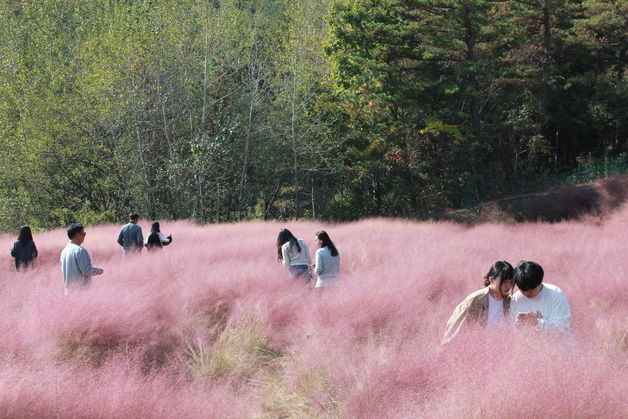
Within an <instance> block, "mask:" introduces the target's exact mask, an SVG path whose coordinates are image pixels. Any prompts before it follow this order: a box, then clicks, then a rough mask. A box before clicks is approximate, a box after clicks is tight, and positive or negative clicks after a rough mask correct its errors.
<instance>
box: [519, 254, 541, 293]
mask: <svg viewBox="0 0 628 419" xmlns="http://www.w3.org/2000/svg"><path fill="white" fill-rule="evenodd" d="M541 282H543V268H541V265H539V264H538V263H536V262H530V261H523V262H519V264H518V265H517V267H516V268H515V284H516V285H517V288H519V289H520V290H521V291H529V290H532V289H534V288H536V287H538V286H539V285H541Z"/></svg>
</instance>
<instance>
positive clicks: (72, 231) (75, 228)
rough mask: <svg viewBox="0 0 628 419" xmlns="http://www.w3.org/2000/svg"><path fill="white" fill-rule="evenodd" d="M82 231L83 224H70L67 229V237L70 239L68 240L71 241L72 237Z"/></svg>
mask: <svg viewBox="0 0 628 419" xmlns="http://www.w3.org/2000/svg"><path fill="white" fill-rule="evenodd" d="M82 230H83V224H79V223H73V224H70V226H69V227H68V237H69V238H70V240H72V239H73V238H74V236H76V235H77V234H78V233H80V232H81V231H82Z"/></svg>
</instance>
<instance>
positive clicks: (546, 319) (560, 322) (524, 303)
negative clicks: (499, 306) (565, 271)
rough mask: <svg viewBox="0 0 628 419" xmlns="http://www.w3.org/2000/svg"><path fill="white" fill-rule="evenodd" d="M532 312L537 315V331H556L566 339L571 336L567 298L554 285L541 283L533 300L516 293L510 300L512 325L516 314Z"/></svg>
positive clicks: (569, 310) (518, 292) (569, 309)
mask: <svg viewBox="0 0 628 419" xmlns="http://www.w3.org/2000/svg"><path fill="white" fill-rule="evenodd" d="M530 311H531V312H532V313H534V314H536V315H537V317H538V318H539V319H538V321H539V322H538V325H537V329H539V330H548V331H558V332H561V333H563V334H564V335H565V336H566V337H568V338H570V339H571V338H572V334H571V308H570V307H569V301H567V296H566V295H565V293H564V292H563V290H561V289H560V288H558V287H557V286H555V285H552V284H546V283H543V288H542V289H541V291H540V292H539V293H538V294H537V296H536V297H534V298H528V297H526V296H525V295H523V294H522V293H521V292H520V291H517V292H516V293H515V294H514V295H513V296H512V298H511V299H510V319H511V321H512V323H513V324H514V322H515V320H516V318H517V314H519V313H528V312H530Z"/></svg>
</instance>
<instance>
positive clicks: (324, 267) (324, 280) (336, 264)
mask: <svg viewBox="0 0 628 419" xmlns="http://www.w3.org/2000/svg"><path fill="white" fill-rule="evenodd" d="M316 244H318V250H317V251H316V265H315V266H314V272H315V273H316V275H318V280H317V281H316V288H320V287H327V286H330V285H336V282H338V274H339V273H340V254H339V253H338V249H336V246H334V243H333V242H332V241H331V239H330V238H329V235H328V234H327V233H326V232H325V231H319V232H318V233H316Z"/></svg>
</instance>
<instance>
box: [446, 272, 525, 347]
mask: <svg viewBox="0 0 628 419" xmlns="http://www.w3.org/2000/svg"><path fill="white" fill-rule="evenodd" d="M513 275H514V270H513V268H512V265H511V264H510V263H508V262H506V261H505V260H500V261H497V262H495V263H493V265H492V266H491V268H490V269H489V271H488V273H487V274H486V275H485V276H484V288H482V289H481V290H479V291H475V292H473V293H471V294H469V295H468V296H467V298H465V299H464V300H463V301H462V302H461V303H460V304H458V306H457V307H456V308H455V310H454V312H453V313H452V315H451V317H450V318H449V321H448V322H447V327H446V328H445V334H444V336H443V341H442V343H443V344H447V343H449V342H451V341H452V340H453V339H454V338H455V337H456V336H458V334H459V333H461V332H463V331H465V330H468V329H469V328H470V327H472V326H481V327H485V328H491V329H493V328H501V327H504V326H505V325H507V324H508V321H509V317H508V310H509V308H510V292H511V291H512V288H513V286H514V280H513Z"/></svg>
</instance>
